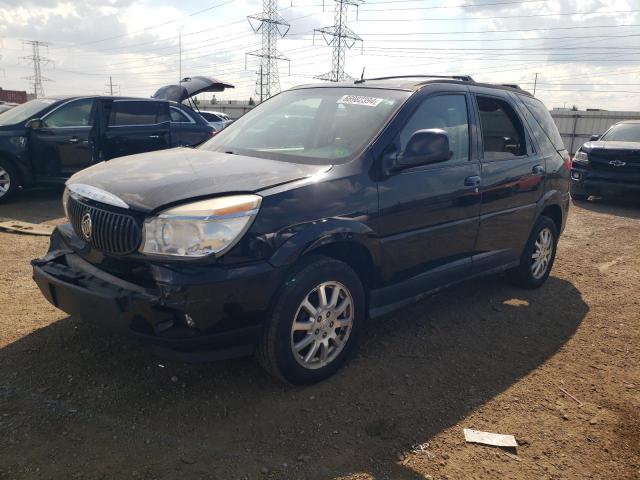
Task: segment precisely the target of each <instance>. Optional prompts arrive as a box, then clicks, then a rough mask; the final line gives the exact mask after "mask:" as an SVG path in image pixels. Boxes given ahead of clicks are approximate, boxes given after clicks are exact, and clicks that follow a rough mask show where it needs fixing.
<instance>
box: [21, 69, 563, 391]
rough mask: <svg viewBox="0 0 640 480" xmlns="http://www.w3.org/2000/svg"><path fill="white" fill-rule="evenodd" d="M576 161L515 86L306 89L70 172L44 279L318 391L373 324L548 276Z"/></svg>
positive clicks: (51, 290) (87, 307)
mask: <svg viewBox="0 0 640 480" xmlns="http://www.w3.org/2000/svg"><path fill="white" fill-rule="evenodd" d="M169 90H170V92H169ZM169 90H168V93H176V92H177V96H176V97H172V96H171V95H166V96H165V99H166V100H173V101H179V100H178V98H179V97H180V95H179V92H178V89H169ZM95 101H96V100H94V102H95ZM126 101H130V100H128V99H127V100H126ZM100 102H101V100H98V103H100ZM116 103H117V102H116V101H112V103H111V105H112V107H111V109H112V110H113V108H117V107H114V106H113V105H115V104H116ZM148 104H149V105H151V106H153V107H154V108H157V109H160V108H164V107H160V106H159V105H161V103H158V102H157V101H153V100H151V101H148ZM93 105H94V104H92V109H93V108H94V106H93ZM166 105H167V108H171V107H172V106H175V107H176V108H181V107H179V106H178V104H175V105H174V104H166ZM100 108H101V109H102V108H104V107H100ZM150 108H151V107H150ZM92 111H93V110H92ZM180 112H183V110H180ZM156 115H159V113H157V112H156ZM90 118H93V117H90ZM109 118H110V117H109ZM46 120H47V117H46V116H45V117H44V119H42V118H41V119H40V120H39V121H40V122H46ZM156 120H157V119H156ZM125 123H126V122H125ZM100 125H103V124H102V123H101V124H100ZM41 128H42V125H40V129H41ZM85 128H86V127H85ZM110 128H113V127H110V123H109V122H108V121H107V122H106V130H107V132H108V131H109V129H110ZM116 128H117V127H116ZM40 129H39V128H36V129H35V130H34V129H33V127H32V130H31V133H30V135H32V134H33V132H38V131H39V130H40ZM150 134H153V135H156V133H155V130H154V131H149V132H145V133H144V135H142V137H144V138H145V139H147V138H148V136H149V135H150ZM37 135H38V133H36V136H37ZM67 143H68V142H67ZM67 143H65V148H70V147H69V145H67ZM114 153H115V152H114ZM70 158H75V156H70ZM570 168H571V167H570V159H569V156H568V153H567V151H566V150H565V148H564V146H563V144H562V139H561V138H560V135H559V133H558V130H557V128H556V127H555V124H554V122H553V120H552V119H551V117H550V115H549V112H548V110H547V109H546V108H545V107H544V105H543V104H542V103H541V102H540V101H539V100H537V99H535V98H534V97H533V96H531V95H530V94H528V93H527V92H524V91H523V90H521V89H519V88H514V87H513V86H502V85H488V84H480V83H476V82H474V81H473V80H472V79H471V78H470V77H447V78H436V77H425V76H414V77H389V78H381V79H369V80H358V81H356V82H355V83H338V84H323V85H320V86H318V85H316V86H302V87H298V88H295V89H292V90H289V91H287V92H283V93H281V94H279V95H277V96H275V97H272V98H271V99H269V100H267V101H266V102H264V103H262V104H261V105H260V106H259V107H258V108H256V109H253V110H251V111H250V112H249V113H247V114H246V115H245V116H243V117H242V118H241V119H240V120H238V121H236V122H235V123H234V124H232V125H230V126H229V127H227V128H225V129H224V130H223V131H222V132H220V133H219V134H217V135H216V136H215V137H213V138H211V139H210V140H209V141H207V142H206V143H204V144H203V145H200V146H199V147H198V148H196V149H173V150H168V151H163V152H149V153H144V154H140V155H133V156H127V157H124V158H119V159H116V160H112V161H109V162H103V163H99V164H96V165H93V166H91V167H90V168H87V169H85V170H82V171H81V172H79V173H76V174H75V175H74V176H73V177H72V178H71V179H69V180H68V181H67V183H66V190H65V194H64V199H63V203H64V208H65V212H66V214H67V217H68V219H69V223H67V224H63V225H60V226H58V227H57V228H56V230H55V231H54V233H53V235H52V238H51V244H50V249H49V252H48V253H47V254H46V256H44V257H43V258H41V259H38V260H34V261H33V273H34V278H35V281H36V282H37V284H38V285H39V287H40V290H41V291H42V294H43V295H44V296H45V297H46V298H47V299H48V300H49V301H50V302H51V303H52V304H53V305H55V306H56V307H58V308H60V309H61V310H64V311H65V312H68V313H69V314H71V315H76V316H78V317H80V318H83V319H85V320H87V321H91V322H95V323H99V324H102V325H107V326H110V327H113V328H116V329H120V330H122V331H124V332H128V333H130V334H133V335H135V336H136V337H139V338H142V339H144V340H146V341H148V342H150V343H153V344H155V345H157V346H158V347H159V348H161V349H163V350H164V351H165V352H170V354H171V355H172V356H174V357H178V358H181V359H183V360H187V361H193V360H211V359H216V358H222V357H232V356H239V355H247V354H252V353H255V354H256V355H257V356H258V358H259V360H260V362H261V363H262V365H263V366H264V367H265V368H266V369H267V370H268V371H269V372H271V373H273V374H274V375H276V376H277V377H279V378H281V379H283V380H285V381H288V382H292V383H311V382H317V381H319V380H322V379H324V378H326V377H328V376H329V375H331V374H333V373H334V372H335V371H336V370H338V369H339V368H340V367H341V366H342V365H343V364H344V363H345V361H346V360H347V358H348V357H349V355H350V354H352V353H353V352H354V351H355V349H356V347H357V342H358V339H359V338H360V337H361V335H362V334H363V333H364V331H365V330H366V328H367V319H368V318H375V317H379V316H381V315H385V314H387V313H389V312H392V311H394V310H396V309H398V308H400V307H402V306H405V305H407V304H410V303H411V302H415V301H416V300H418V299H420V298H423V297H424V296H425V295H426V294H428V293H429V292H432V291H434V290H437V289H439V288H442V287H444V286H447V285H450V284H452V283H455V282H459V281H462V280H465V279H469V278H472V277H476V276H479V275H485V274H488V273H495V272H502V271H506V272H507V274H508V277H509V278H510V279H511V281H513V282H514V283H515V284H517V285H519V286H522V287H524V288H537V287H540V286H541V285H542V284H543V283H544V282H545V281H546V279H547V277H548V276H549V274H550V272H551V268H552V266H553V262H554V258H555V252H556V245H557V242H558V239H559V236H560V234H561V233H562V231H563V229H564V226H565V222H566V219H567V214H568V208H569V172H570Z"/></svg>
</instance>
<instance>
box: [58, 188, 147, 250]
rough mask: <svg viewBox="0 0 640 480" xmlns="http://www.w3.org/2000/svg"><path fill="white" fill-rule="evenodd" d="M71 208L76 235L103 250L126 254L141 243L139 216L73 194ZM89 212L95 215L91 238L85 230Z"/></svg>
mask: <svg viewBox="0 0 640 480" xmlns="http://www.w3.org/2000/svg"><path fill="white" fill-rule="evenodd" d="M67 211H68V213H69V221H70V222H71V225H73V229H74V230H75V232H76V235H78V237H80V238H81V239H82V240H84V241H85V242H88V243H89V244H91V245H92V246H93V247H95V248H97V249H99V250H102V251H104V252H107V253H113V254H116V255H125V254H127V253H132V252H134V251H136V250H137V249H138V247H139V246H140V242H141V237H142V235H141V233H140V227H139V226H138V223H137V222H136V219H135V218H133V217H132V216H130V215H126V214H122V213H116V212H112V211H110V210H105V209H103V208H99V207H95V206H92V205H88V204H86V203H83V202H82V201H80V200H77V199H75V198H73V197H70V198H69V202H68V204H67ZM86 214H89V215H90V218H91V234H90V236H89V238H87V236H86V235H85V233H83V230H82V221H83V218H85V216H86Z"/></svg>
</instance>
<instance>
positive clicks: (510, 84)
mask: <svg viewBox="0 0 640 480" xmlns="http://www.w3.org/2000/svg"><path fill="white" fill-rule="evenodd" d="M501 85H502V86H503V87H509V88H517V89H518V90H522V87H520V85H517V84H515V83H503V84H501Z"/></svg>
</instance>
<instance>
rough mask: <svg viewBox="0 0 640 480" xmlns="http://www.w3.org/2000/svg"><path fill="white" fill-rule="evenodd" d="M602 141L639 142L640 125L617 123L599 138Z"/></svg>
mask: <svg viewBox="0 0 640 480" xmlns="http://www.w3.org/2000/svg"><path fill="white" fill-rule="evenodd" d="M600 140H602V141H609V142H611V141H614V142H640V123H619V124H618V125H614V126H613V127H611V128H610V129H609V130H608V131H607V132H606V133H605V134H604V135H603V136H602V138H600Z"/></svg>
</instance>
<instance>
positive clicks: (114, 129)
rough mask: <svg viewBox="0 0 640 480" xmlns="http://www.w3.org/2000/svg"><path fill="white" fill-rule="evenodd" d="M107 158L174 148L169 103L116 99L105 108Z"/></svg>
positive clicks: (105, 157)
mask: <svg viewBox="0 0 640 480" xmlns="http://www.w3.org/2000/svg"><path fill="white" fill-rule="evenodd" d="M104 108H105V118H106V119H107V126H106V128H105V133H104V140H103V149H102V151H103V155H104V159H105V160H108V159H110V158H115V157H122V156H125V155H133V154H136V153H143V152H151V151H153V150H162V149H164V148H169V147H170V146H171V126H170V117H169V104H168V103H167V102H163V101H155V100H142V99H141V100H129V99H123V100H113V101H112V102H109V103H107V104H105V105H104Z"/></svg>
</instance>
